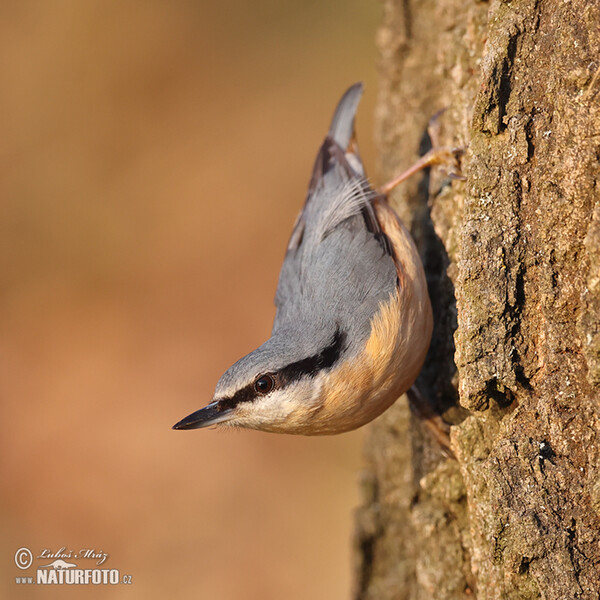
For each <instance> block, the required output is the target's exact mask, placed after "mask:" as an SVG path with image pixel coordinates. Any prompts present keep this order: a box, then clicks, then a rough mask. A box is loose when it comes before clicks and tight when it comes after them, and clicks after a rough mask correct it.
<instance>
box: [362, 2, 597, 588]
mask: <svg viewBox="0 0 600 600" xmlns="http://www.w3.org/2000/svg"><path fill="white" fill-rule="evenodd" d="M378 44H379V47H380V51H381V87H380V98H379V107H378V123H379V126H378V133H379V148H380V151H381V161H382V164H381V167H382V168H381V170H382V179H385V178H386V177H391V176H392V175H393V174H394V173H397V172H398V171H399V170H400V169H402V168H404V167H406V166H407V165H408V164H410V163H411V162H412V161H414V160H415V159H416V158H417V156H418V154H419V153H422V152H423V151H424V150H425V149H426V147H425V146H426V144H427V142H428V140H427V139H426V138H424V137H423V132H424V131H425V129H426V127H427V123H428V121H429V119H430V117H431V116H432V115H433V114H434V113H435V112H436V111H437V110H438V109H440V108H443V107H447V110H446V112H445V113H444V114H443V115H442V116H441V118H440V120H439V122H440V124H441V134H440V135H441V142H442V143H443V144H448V145H464V146H467V147H468V149H467V151H466V154H465V156H464V159H463V162H462V170H463V174H464V175H465V176H466V180H465V181H450V180H449V179H448V178H447V177H445V176H444V174H443V173H441V172H440V170H433V171H432V172H431V173H430V174H429V175H427V176H425V177H423V178H422V179H421V180H419V179H418V178H417V180H414V181H412V182H409V183H408V184H407V185H405V186H404V187H403V188H402V189H399V190H398V191H397V192H396V193H395V195H394V197H393V202H394V204H395V206H396V207H397V208H398V210H399V212H400V214H401V216H402V217H403V219H404V220H405V222H407V223H411V224H412V230H413V233H414V236H415V238H416V239H417V241H418V243H419V245H420V248H421V251H422V255H423V257H424V264H425V267H426V270H427V273H428V277H429V284H430V293H431V297H432V302H433V305H434V312H435V317H436V328H435V331H434V339H433V343H432V347H431V350H430V353H429V357H428V360H427V363H426V366H425V369H424V371H423V373H422V375H421V377H420V379H419V382H418V383H419V387H420V388H421V390H422V391H423V392H424V393H425V394H426V395H427V396H428V398H429V399H430V400H431V401H432V402H433V403H435V404H436V406H437V407H438V409H439V410H440V412H443V413H444V416H445V418H446V420H447V421H449V422H450V423H452V427H451V440H452V446H453V449H454V452H455V454H456V460H453V459H450V458H446V457H444V455H443V454H442V453H441V452H440V451H439V448H438V447H437V446H436V444H435V442H434V441H433V440H432V439H431V438H429V437H428V436H427V433H426V432H425V431H424V430H423V428H422V427H421V426H420V424H419V423H418V421H417V420H416V419H415V418H414V417H412V416H411V415H410V411H409V410H408V408H407V405H406V402H405V401H403V400H401V401H399V402H398V403H396V405H395V406H394V407H393V408H392V409H391V410H390V411H388V412H387V413H386V414H385V415H384V416H383V417H382V418H381V419H380V420H378V421H377V422H376V423H375V424H374V425H373V426H372V429H371V432H370V435H369V439H368V442H367V448H366V454H367V463H368V464H367V468H366V470H365V473H364V478H363V496H364V505H363V507H362V508H361V509H360V510H359V511H358V515H357V534H356V548H357V552H356V555H357V565H356V573H357V574H356V592H355V597H356V598H357V599H360V600H388V599H392V598H393V599H394V600H397V599H404V598H407V599H408V598H410V599H416V598H419V599H425V598H427V599H430V598H436V599H437V598H439V599H455V598H474V597H476V598H479V599H492V598H494V599H495V598H502V599H504V598H511V599H512V598H515V599H516V598H524V599H530V598H531V599H533V598H547V599H561V600H563V599H565V598H581V599H597V598H598V597H600V406H599V402H598V400H599V394H598V392H599V389H600V190H599V187H600V167H599V160H600V76H599V73H600V3H598V2H596V1H592V0H587V1H586V0H570V1H568V2H565V1H564V0H513V1H512V2H499V1H497V0H495V1H493V2H490V3H485V2H475V1H474V0H471V1H466V2H465V1H464V0H422V1H417V0H386V1H385V2H384V19H383V24H382V26H381V28H380V31H379V35H378Z"/></svg>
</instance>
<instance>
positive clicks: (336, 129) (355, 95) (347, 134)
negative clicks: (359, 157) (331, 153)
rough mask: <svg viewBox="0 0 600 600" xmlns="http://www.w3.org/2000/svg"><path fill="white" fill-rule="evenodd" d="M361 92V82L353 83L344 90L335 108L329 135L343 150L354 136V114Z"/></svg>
mask: <svg viewBox="0 0 600 600" xmlns="http://www.w3.org/2000/svg"><path fill="white" fill-rule="evenodd" d="M362 93H363V84H362V83H360V82H359V83H355V84H354V85H353V86H351V87H349V88H348V89H347V90H346V93H345V94H344V95H343V96H342V99H341V100H340V101H339V102H338V105H337V107H336V109H335V113H334V115H333V119H332V120H331V125H330V127H329V136H330V137H331V138H332V139H333V141H334V142H335V143H336V144H337V145H338V146H340V148H341V149H342V150H344V152H345V151H346V150H347V149H348V146H349V145H350V142H351V141H352V140H353V138H354V115H355V114H356V109H357V108H358V103H359V102H360V98H361V96H362Z"/></svg>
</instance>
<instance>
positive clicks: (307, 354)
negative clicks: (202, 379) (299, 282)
mask: <svg viewBox="0 0 600 600" xmlns="http://www.w3.org/2000/svg"><path fill="white" fill-rule="evenodd" d="M320 337H321V340H320V343H314V341H313V342H312V343H309V339H310V338H309V337H308V336H305V337H303V338H302V339H298V337H297V336H294V335H293V334H292V333H290V332H284V331H282V332H279V333H278V334H277V335H276V336H273V337H271V338H270V339H269V340H268V341H267V342H265V343H264V344H263V345H262V346H260V347H259V348H257V349H256V350H254V351H253V352H251V353H250V354H248V355H246V356H245V357H244V358H242V359H240V360H239V361H237V362H236V363H235V364H234V365H233V366H231V367H230V368H229V369H228V370H227V371H226V372H225V373H224V375H223V376H222V377H221V379H220V380H219V382H218V383H217V386H216V390H215V394H214V397H213V400H212V402H210V404H208V405H207V406H205V407H204V408H201V409H200V410H198V411H196V412H194V413H192V414H191V415H189V416H187V417H186V418H185V419H182V420H181V421H180V422H179V423H177V424H176V425H175V426H174V429H199V428H201V427H209V426H211V425H224V426H232V427H243V428H247V429H259V430H262V431H272V432H282V433H286V432H290V433H302V432H303V430H308V429H310V423H311V421H312V418H313V416H314V415H315V413H317V412H318V411H319V409H320V408H321V406H322V404H323V401H324V398H323V394H322V389H323V382H324V381H325V380H326V378H327V376H328V374H329V373H330V372H331V370H332V369H334V367H335V366H336V365H338V364H339V363H340V362H341V360H342V358H343V357H344V355H345V354H346V353H347V351H348V344H347V335H346V333H345V332H343V331H341V330H340V329H339V328H337V329H333V331H332V333H330V334H329V335H324V336H320Z"/></svg>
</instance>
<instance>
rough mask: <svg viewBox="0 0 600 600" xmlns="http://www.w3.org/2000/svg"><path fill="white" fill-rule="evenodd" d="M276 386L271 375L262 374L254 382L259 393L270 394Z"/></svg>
mask: <svg viewBox="0 0 600 600" xmlns="http://www.w3.org/2000/svg"><path fill="white" fill-rule="evenodd" d="M274 387H275V381H274V380H273V377H271V375H261V376H260V377H259V378H258V379H257V380H256V381H255V382H254V389H255V391H256V392H257V393H258V394H263V395H264V394H268V393H269V392H270V391H271V390H272V389H273V388H274Z"/></svg>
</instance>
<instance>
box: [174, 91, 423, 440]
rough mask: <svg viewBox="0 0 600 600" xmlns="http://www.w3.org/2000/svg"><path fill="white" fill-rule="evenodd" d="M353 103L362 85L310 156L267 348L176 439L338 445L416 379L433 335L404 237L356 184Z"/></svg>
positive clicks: (410, 245) (361, 179)
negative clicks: (273, 436) (303, 438)
mask: <svg viewBox="0 0 600 600" xmlns="http://www.w3.org/2000/svg"><path fill="white" fill-rule="evenodd" d="M361 95H362V85H361V84H356V85H353V86H352V87H351V88H350V89H349V90H348V91H347V92H346V93H345V94H344V96H343V97H342V99H341V100H340V102H339V104H338V106H337V109H336V111H335V114H334V115H333V120H332V122H331V126H330V128H329V133H328V135H327V137H326V138H325V141H324V142H323V144H322V146H321V149H320V150H319V153H318V155H317V160H316V162H315V166H314V169H313V173H312V177H311V180H310V185H309V188H308V194H307V197H306V201H305V203H304V207H303V209H302V211H301V213H300V215H299V217H298V218H297V220H296V224H295V226H294V229H293V231H292V236H291V238H290V241H289V244H288V247H287V252H286V255H285V259H284V261H283V266H282V269H281V273H280V276H279V284H278V286H277V292H276V296H275V305H276V307H277V312H276V316H275V322H274V324H273V331H272V333H271V337H270V338H269V339H268V340H267V341H266V342H265V343H264V344H263V345H262V346H260V347H259V348H257V349H256V350H254V351H253V352H251V353H250V354H248V355H247V356H245V357H244V358H242V359H240V360H239V361H238V362H236V363H235V364H234V365H233V366H232V367H230V368H229V369H228V370H227V371H226V372H225V374H224V375H223V376H222V377H221V379H220V380H219V382H218V383H217V386H216V390H215V394H214V398H213V400H212V402H210V404H208V405H207V406H205V407H204V408H202V409H200V410H198V411H196V412H194V413H193V414H191V415H189V416H188V417H186V418H185V419H183V420H182V421H180V422H179V423H177V424H176V425H175V426H174V429H197V428H200V427H208V426H210V425H217V424H218V425H225V426H235V427H244V428H249V429H259V430H262V431H271V432H278V433H296V434H304V435H320V434H334V433H342V432H344V431H349V430H352V429H356V428H357V427H360V426H361V425H364V424H365V423H368V422H369V421H371V420H373V419H374V418H375V417H377V416H379V415H380V414H381V413H382V412H383V411H384V410H386V409H387V408H389V406H390V405H391V404H393V402H394V401H395V400H396V399H397V398H398V397H399V396H400V395H402V394H403V393H404V392H406V391H407V390H408V389H409V388H410V387H411V385H412V384H413V382H414V381H415V379H416V378H417V375H418V374H419V371H420V370H421V366H422V365H423V361H424V360H425V355H426V353H427V350H428V348H429V343H430V340H431V333H432V314H431V305H430V302H429V296H428V293H427V284H426V282H425V274H424V272H423V267H422V265H421V260H420V258H419V254H418V252H417V249H416V247H415V244H414V242H413V240H412V239H411V237H410V234H409V233H408V231H407V230H406V229H405V227H404V226H403V224H402V223H401V222H400V219H399V218H398V216H397V215H396V213H395V212H394V211H393V210H392V208H391V207H390V206H389V204H388V202H387V199H386V197H385V195H384V194H382V193H378V192H377V191H375V190H374V189H373V188H372V187H371V186H370V185H369V183H368V181H367V179H366V177H365V172H364V168H363V164H362V161H361V159H360V157H359V154H358V149H357V146H356V143H355V140H354V115H355V113H356V109H357V106H358V103H359V100H360V97H361Z"/></svg>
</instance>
